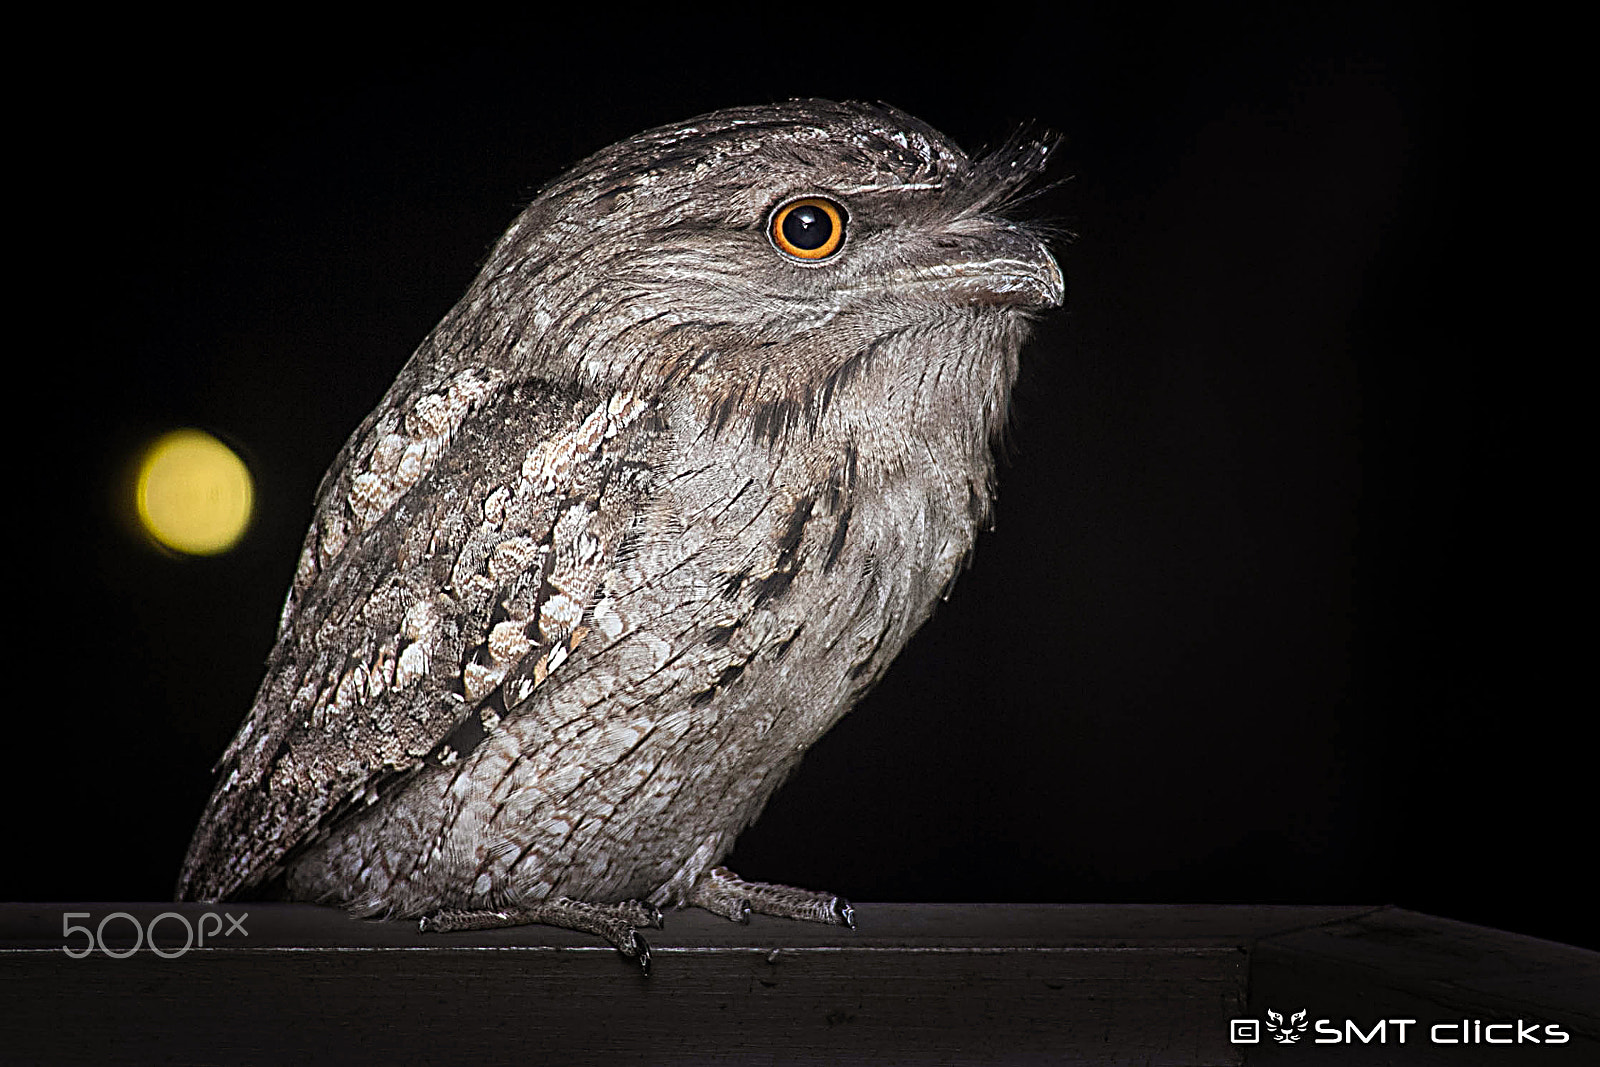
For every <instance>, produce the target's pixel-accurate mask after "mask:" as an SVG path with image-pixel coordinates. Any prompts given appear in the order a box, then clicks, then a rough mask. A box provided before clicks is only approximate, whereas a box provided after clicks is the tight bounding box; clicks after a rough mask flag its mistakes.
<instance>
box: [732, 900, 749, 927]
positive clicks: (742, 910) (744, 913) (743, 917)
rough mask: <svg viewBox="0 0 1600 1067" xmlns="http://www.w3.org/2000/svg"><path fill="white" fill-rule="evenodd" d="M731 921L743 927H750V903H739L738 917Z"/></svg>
mask: <svg viewBox="0 0 1600 1067" xmlns="http://www.w3.org/2000/svg"><path fill="white" fill-rule="evenodd" d="M733 921H734V922H736V923H739V924H741V925H744V926H749V925H750V902H749V901H748V900H741V901H739V916H738V918H736V919H734V920H733Z"/></svg>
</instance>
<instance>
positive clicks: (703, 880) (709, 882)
mask: <svg viewBox="0 0 1600 1067" xmlns="http://www.w3.org/2000/svg"><path fill="white" fill-rule="evenodd" d="M684 903H685V904H686V905H688V906H690V907H696V908H704V909H706V910H707V911H709V912H711V913H712V914H713V915H720V916H722V917H723V918H724V919H731V920H733V921H734V922H736V923H747V922H749V921H750V913H751V912H757V913H759V914H761V915H776V916H778V917H779V918H781V919H801V920H803V921H805V922H813V923H828V924H829V925H831V926H848V927H850V929H852V930H854V929H855V928H856V913H855V909H854V908H852V907H851V906H850V902H849V901H848V900H846V899H844V898H843V897H841V896H837V895H835V894H833V893H817V892H813V891H812V890H810V889H796V888H794V887H793V886H788V885H772V884H771V883H768V882H747V881H745V880H744V879H743V878H740V877H739V876H738V875H736V874H734V873H733V872H732V871H730V870H728V868H726V867H713V868H711V869H710V870H709V871H707V872H706V873H705V874H703V875H701V876H700V880H699V881H697V882H695V884H694V888H693V889H692V890H690V891H689V899H687V900H686V901H684Z"/></svg>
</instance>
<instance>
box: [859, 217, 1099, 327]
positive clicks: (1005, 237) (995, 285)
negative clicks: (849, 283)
mask: <svg viewBox="0 0 1600 1067" xmlns="http://www.w3.org/2000/svg"><path fill="white" fill-rule="evenodd" d="M930 251H933V252H934V254H933V255H930V256H929V257H928V261H926V262H923V263H912V264H906V265H904V266H902V267H900V268H899V269H897V270H895V271H894V272H892V274H891V276H890V278H889V280H888V283H887V285H886V286H885V287H886V288H890V289H894V290H896V291H899V292H903V293H907V294H908V295H909V294H919V295H926V296H930V297H934V298H935V299H938V300H941V301H946V302H949V303H952V304H960V305H966V306H972V305H978V306H984V307H999V308H1015V309H1017V310H1036V311H1044V310H1047V309H1049V308H1053V307H1059V306H1060V305H1061V302H1062V300H1064V299H1065V297H1066V290H1067V283H1066V279H1065V278H1064V277H1062V274H1061V268H1060V267H1059V266H1057V265H1056V260H1055V257H1054V256H1052V255H1051V254H1050V250H1049V249H1048V248H1047V247H1045V244H1044V242H1043V241H1041V240H1040V239H1039V238H1038V237H1037V236H1035V235H1034V234H1032V233H1030V232H1028V231H1027V230H1026V229H1023V228H1021V227H1019V226H1016V225H1013V224H1012V223H1009V222H1006V221H1005V220H1004V219H997V218H977V219H970V220H966V221H965V223H964V224H963V225H962V227H961V229H959V230H956V231H953V232H950V233H948V234H946V235H944V240H942V241H940V243H939V246H938V248H937V250H936V251H935V250H930Z"/></svg>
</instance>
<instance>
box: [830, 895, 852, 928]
mask: <svg viewBox="0 0 1600 1067" xmlns="http://www.w3.org/2000/svg"><path fill="white" fill-rule="evenodd" d="M833 911H834V914H835V915H837V916H838V917H839V923H840V925H843V926H848V927H849V928H850V929H852V930H854V929H855V928H856V909H854V908H852V907H851V906H850V902H849V901H848V900H845V899H844V898H843V897H835V898H834V901H833Z"/></svg>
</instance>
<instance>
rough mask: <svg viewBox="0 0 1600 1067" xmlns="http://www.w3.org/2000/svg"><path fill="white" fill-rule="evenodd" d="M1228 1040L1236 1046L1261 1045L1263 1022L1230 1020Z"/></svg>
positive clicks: (1256, 1020)
mask: <svg viewBox="0 0 1600 1067" xmlns="http://www.w3.org/2000/svg"><path fill="white" fill-rule="evenodd" d="M1228 1040H1229V1041H1231V1042H1233V1043H1234V1044H1235V1045H1259V1044H1261V1020H1260V1019H1229V1020H1228Z"/></svg>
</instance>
